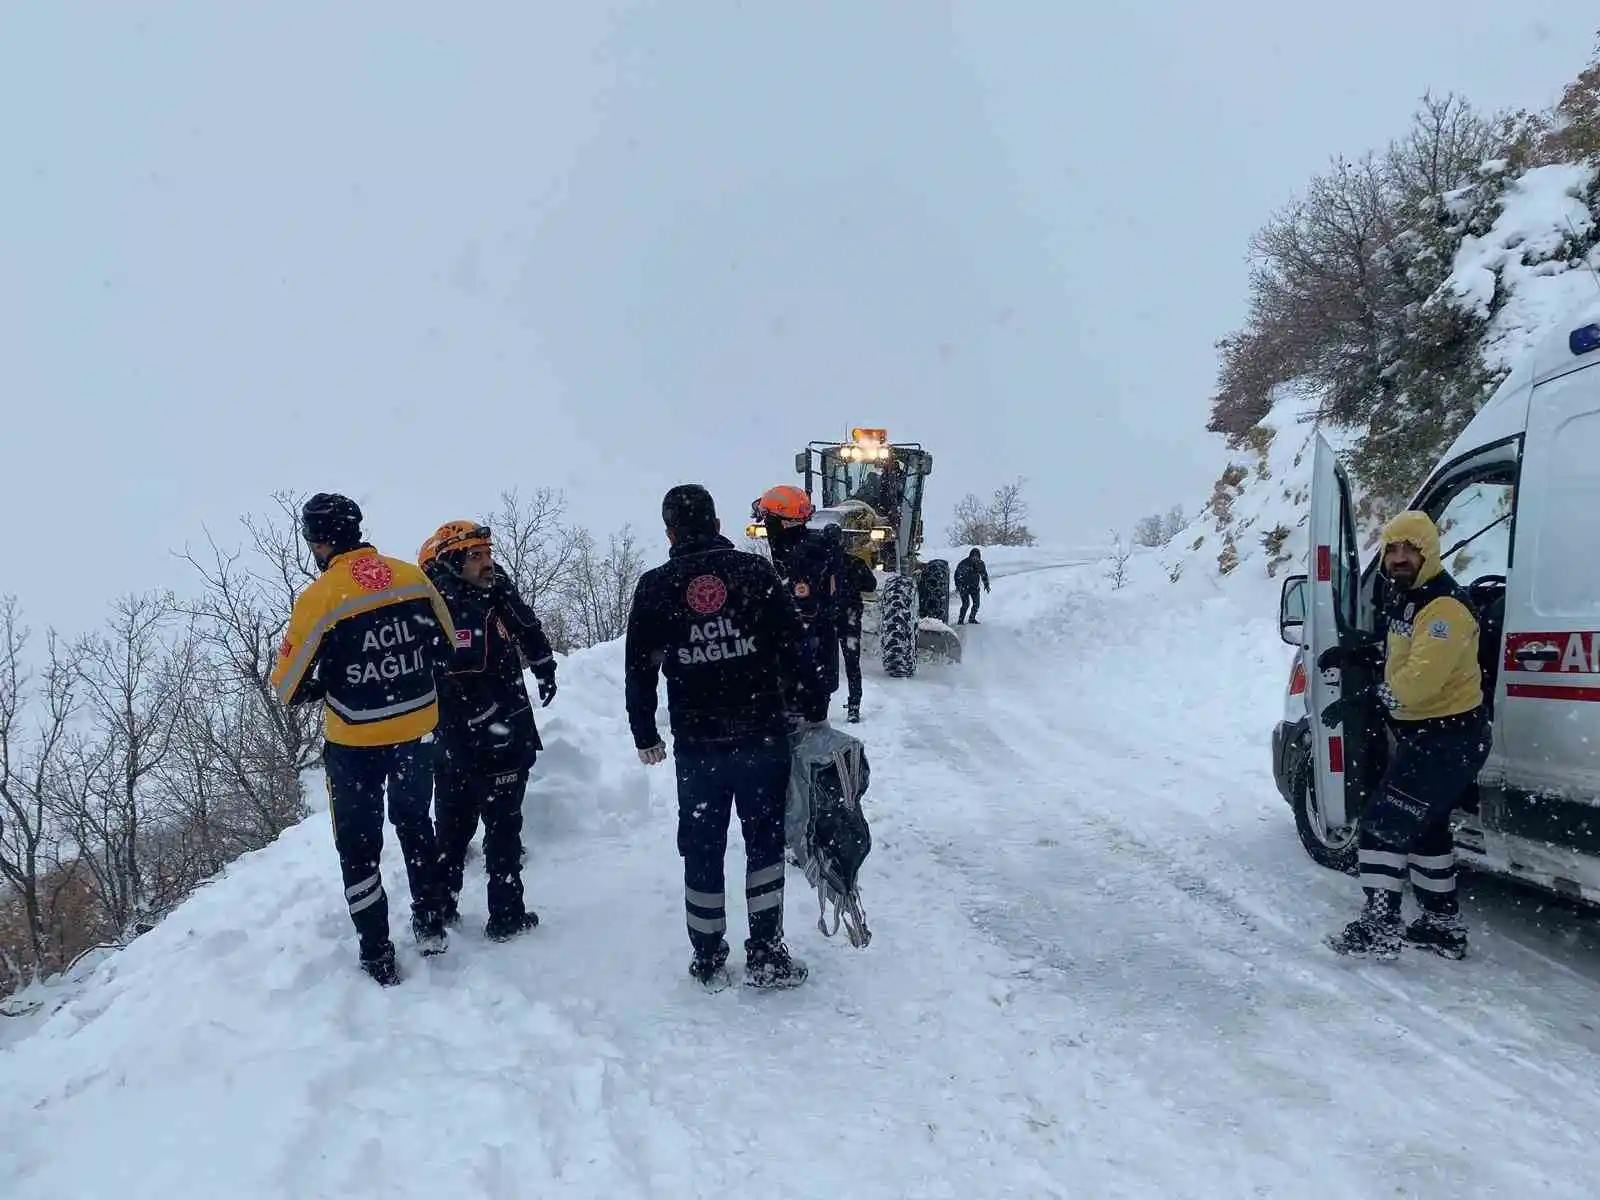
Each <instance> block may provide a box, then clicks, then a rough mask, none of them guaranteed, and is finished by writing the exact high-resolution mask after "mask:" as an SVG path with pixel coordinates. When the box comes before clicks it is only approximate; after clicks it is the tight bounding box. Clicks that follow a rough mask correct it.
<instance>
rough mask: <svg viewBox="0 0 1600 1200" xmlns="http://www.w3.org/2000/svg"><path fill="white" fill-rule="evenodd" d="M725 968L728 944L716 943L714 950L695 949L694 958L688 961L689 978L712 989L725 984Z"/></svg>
mask: <svg viewBox="0 0 1600 1200" xmlns="http://www.w3.org/2000/svg"><path fill="white" fill-rule="evenodd" d="M727 966H728V943H727V942H718V943H717V946H716V949H714V950H701V949H699V948H696V949H695V952H694V957H693V958H692V959H690V960H689V976H690V978H692V979H694V980H695V981H696V982H697V983H701V984H704V985H705V986H706V987H713V986H715V985H717V984H718V983H719V982H726V980H727Z"/></svg>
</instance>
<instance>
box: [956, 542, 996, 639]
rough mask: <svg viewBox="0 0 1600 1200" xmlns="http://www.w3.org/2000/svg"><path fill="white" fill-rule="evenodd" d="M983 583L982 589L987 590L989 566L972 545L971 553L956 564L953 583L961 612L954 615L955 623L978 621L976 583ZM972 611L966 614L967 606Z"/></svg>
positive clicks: (972, 623) (974, 623)
mask: <svg viewBox="0 0 1600 1200" xmlns="http://www.w3.org/2000/svg"><path fill="white" fill-rule="evenodd" d="M980 583H981V584H982V585H983V590H984V591H986V592H987V591H988V590H989V568H988V567H986V566H985V565H984V563H983V555H982V554H980V553H979V552H978V548H977V547H976V546H974V547H973V548H972V553H971V554H969V555H967V556H966V557H965V558H963V559H962V560H961V561H960V563H958V564H957V565H956V575H955V585H956V594H957V595H958V596H960V597H961V614H960V615H959V616H958V617H956V624H957V625H976V624H977V623H978V604H979V599H978V585H979V584H980ZM969 605H970V606H971V609H972V613H971V615H970V616H969V615H968V614H967V608H968V606H969Z"/></svg>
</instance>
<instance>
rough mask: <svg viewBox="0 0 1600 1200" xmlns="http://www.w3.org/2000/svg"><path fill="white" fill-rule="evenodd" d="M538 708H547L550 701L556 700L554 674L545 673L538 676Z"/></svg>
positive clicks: (550, 672) (551, 672) (552, 672)
mask: <svg viewBox="0 0 1600 1200" xmlns="http://www.w3.org/2000/svg"><path fill="white" fill-rule="evenodd" d="M537 678H538V680H539V707H540V708H549V707H550V701H552V700H554V699H555V698H556V673H555V672H554V671H546V672H544V673H543V674H541V675H539V676H538V677H537Z"/></svg>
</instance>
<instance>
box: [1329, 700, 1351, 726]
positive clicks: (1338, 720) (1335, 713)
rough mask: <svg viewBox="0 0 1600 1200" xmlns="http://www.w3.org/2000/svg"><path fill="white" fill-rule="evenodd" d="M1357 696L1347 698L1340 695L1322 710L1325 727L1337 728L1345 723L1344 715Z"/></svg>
mask: <svg viewBox="0 0 1600 1200" xmlns="http://www.w3.org/2000/svg"><path fill="white" fill-rule="evenodd" d="M1354 700H1355V697H1353V696H1352V697H1351V698H1350V699H1349V700H1346V699H1345V698H1344V697H1342V696H1341V697H1340V698H1339V699H1337V700H1335V701H1334V702H1333V703H1332V704H1330V705H1328V707H1327V708H1325V709H1323V710H1322V726H1323V728H1324V729H1337V728H1339V726H1340V725H1342V724H1343V723H1344V715H1345V713H1346V712H1347V711H1348V710H1349V709H1350V707H1351V705H1352V703H1353V701H1354Z"/></svg>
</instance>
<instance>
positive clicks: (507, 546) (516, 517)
mask: <svg viewBox="0 0 1600 1200" xmlns="http://www.w3.org/2000/svg"><path fill="white" fill-rule="evenodd" d="M566 514H567V501H566V497H565V496H564V495H563V494H562V493H561V492H559V491H556V490H555V489H553V488H547V487H543V488H539V489H538V490H537V491H535V492H534V493H533V495H532V496H531V497H529V498H527V499H523V498H522V497H521V496H520V495H519V494H518V493H517V492H516V491H514V490H513V491H509V492H502V493H501V494H500V509H499V511H498V512H496V513H495V515H494V516H493V517H492V518H490V520H489V527H490V528H491V529H493V530H494V544H495V558H496V559H497V560H498V561H499V563H500V565H501V566H502V567H504V568H505V570H506V574H508V575H510V576H511V581H512V582H513V583H515V584H516V585H517V591H519V592H521V593H522V598H523V599H524V600H526V601H527V602H528V603H529V604H536V603H538V602H540V601H541V600H542V599H543V598H544V597H545V596H552V595H554V594H556V593H557V592H558V591H559V589H560V586H561V583H562V580H563V579H565V578H566V575H567V572H568V571H569V570H570V569H571V567H572V566H573V564H574V563H575V562H576V561H577V558H578V553H579V548H580V547H579V534H578V531H577V530H575V529H573V528H572V526H570V525H569V524H567V520H566Z"/></svg>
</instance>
